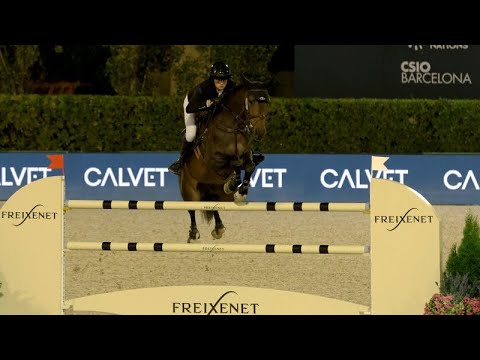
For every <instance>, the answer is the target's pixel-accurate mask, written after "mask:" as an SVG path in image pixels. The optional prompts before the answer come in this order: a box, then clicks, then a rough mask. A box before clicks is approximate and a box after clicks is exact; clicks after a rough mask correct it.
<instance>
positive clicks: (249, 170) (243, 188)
mask: <svg viewBox="0 0 480 360" xmlns="http://www.w3.org/2000/svg"><path fill="white" fill-rule="evenodd" d="M254 171H255V163H254V162H253V161H252V159H251V158H248V161H247V163H246V164H245V175H244V176H243V181H242V184H241V185H240V187H239V188H238V195H237V194H235V196H234V197H235V201H245V198H246V197H247V194H248V188H249V187H250V180H251V178H252V174H253V172H254Z"/></svg>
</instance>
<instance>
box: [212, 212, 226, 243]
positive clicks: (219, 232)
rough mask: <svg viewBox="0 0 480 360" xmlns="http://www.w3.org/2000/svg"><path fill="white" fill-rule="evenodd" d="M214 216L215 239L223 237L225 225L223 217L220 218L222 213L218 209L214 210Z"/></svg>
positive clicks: (213, 231) (213, 233)
mask: <svg viewBox="0 0 480 360" xmlns="http://www.w3.org/2000/svg"><path fill="white" fill-rule="evenodd" d="M213 216H214V217H215V229H213V230H212V236H213V237H214V238H215V239H221V238H222V236H223V234H224V233H225V226H223V223H222V219H220V214H219V213H218V211H214V212H213Z"/></svg>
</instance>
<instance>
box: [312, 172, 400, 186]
mask: <svg viewBox="0 0 480 360" xmlns="http://www.w3.org/2000/svg"><path fill="white" fill-rule="evenodd" d="M375 172H376V174H375V176H374V178H376V179H387V180H394V181H397V182H400V183H401V184H404V183H405V175H407V174H408V170H407V169H389V170H386V171H374V173H375ZM371 180H372V172H371V170H370V169H363V170H362V169H355V170H352V171H350V170H349V169H344V170H343V171H341V172H338V171H337V170H335V169H325V170H323V171H322V172H321V173H320V184H321V185H322V186H323V187H324V188H326V189H334V188H336V189H342V188H344V187H350V188H351V189H368V185H369V184H370V182H371Z"/></svg>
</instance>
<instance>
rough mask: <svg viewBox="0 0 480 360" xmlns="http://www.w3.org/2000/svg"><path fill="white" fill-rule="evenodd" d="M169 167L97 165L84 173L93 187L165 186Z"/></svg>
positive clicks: (89, 184) (84, 177)
mask: <svg viewBox="0 0 480 360" xmlns="http://www.w3.org/2000/svg"><path fill="white" fill-rule="evenodd" d="M167 172H168V168H153V167H145V168H139V169H138V170H134V169H132V168H130V167H128V168H123V167H119V168H111V167H109V168H107V169H106V170H100V169H99V168H96V167H91V168H88V169H87V170H86V171H85V172H84V174H83V180H84V181H85V184H87V185H88V186H91V187H97V186H101V187H103V186H106V185H110V186H114V187H130V186H132V187H138V186H145V187H156V186H160V187H164V186H165V173H167Z"/></svg>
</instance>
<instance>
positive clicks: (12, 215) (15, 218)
mask: <svg viewBox="0 0 480 360" xmlns="http://www.w3.org/2000/svg"><path fill="white" fill-rule="evenodd" d="M43 207H44V206H43V205H42V204H37V205H34V206H33V207H32V208H31V209H30V210H28V211H0V219H2V220H12V225H13V226H21V225H23V224H24V223H25V222H26V221H36V220H56V219H57V218H58V213H57V212H56V211H41V210H42V209H41V208H43Z"/></svg>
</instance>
